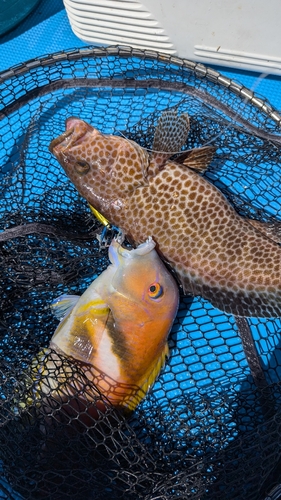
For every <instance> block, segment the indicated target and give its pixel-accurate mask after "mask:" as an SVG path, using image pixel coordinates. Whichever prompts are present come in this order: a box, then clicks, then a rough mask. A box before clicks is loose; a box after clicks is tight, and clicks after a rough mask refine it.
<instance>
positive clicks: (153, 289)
mask: <svg viewBox="0 0 281 500" xmlns="http://www.w3.org/2000/svg"><path fill="white" fill-rule="evenodd" d="M163 293H164V291H163V287H162V286H161V285H160V283H157V282H155V283H152V284H151V285H150V287H149V289H148V295H149V297H151V298H152V299H159V297H161V296H162V295H163Z"/></svg>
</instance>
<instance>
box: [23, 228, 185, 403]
mask: <svg viewBox="0 0 281 500" xmlns="http://www.w3.org/2000/svg"><path fill="white" fill-rule="evenodd" d="M121 242H122V237H121V236H120V235H119V236H118V237H117V239H114V240H113V241H112V242H111V245H110V247H109V258H110V262H111V264H110V265H109V266H108V268H107V269H106V270H105V271H103V272H102V273H101V275H100V276H99V277H98V278H97V279H95V280H94V281H93V283H92V284H91V285H90V286H89V287H88V288H87V290H86V291H85V292H84V293H83V295H82V296H81V297H79V296H73V295H70V296H68V295H62V296H61V297H59V298H58V299H56V300H55V301H54V302H53V304H52V306H51V307H52V309H53V312H54V314H55V315H56V317H57V318H58V319H60V320H61V321H60V324H59V325H58V327H57V329H56V331H55V333H54V335H53V337H52V339H51V341H50V346H49V347H50V348H51V349H52V350H53V351H55V352H57V353H58V354H61V353H62V354H64V355H66V356H71V357H72V358H74V359H75V360H77V361H79V362H83V363H86V364H87V365H88V366H89V369H87V368H85V370H86V371H85V373H86V376H87V378H88V379H90V380H91V381H93V382H94V383H95V385H96V386H97V388H98V390H99V391H100V392H101V394H103V395H105V396H106V398H107V399H108V400H109V401H111V403H112V404H113V405H114V406H118V407H120V408H121V409H122V408H125V409H128V410H134V408H135V407H136V406H137V404H138V403H139V402H140V401H141V399H142V398H143V397H144V396H145V394H146V392H147V391H148V389H149V387H150V386H151V385H152V384H153V382H154V381H155V379H156V377H157V375H158V374H159V372H160V370H161V368H162V366H163V365H164V363H165V360H166V357H167V356H168V344H167V337H168V334H169V332H170V330H171V327H172V325H173V322H174V319H175V316H176V314H177V310H178V304H179V291H178V286H177V284H176V282H175V280H174V279H173V277H172V276H171V274H170V273H169V272H168V271H167V269H166V267H165V265H164V264H163V262H162V261H161V259H160V257H159V256H158V254H157V252H156V251H155V249H154V247H155V243H154V241H153V240H152V238H148V239H147V241H146V242H145V243H142V244H141V245H139V246H138V247H137V248H136V249H133V250H128V249H125V248H123V247H122V246H121ZM48 351H49V352H50V350H48V349H47V350H45V352H43V353H42V355H41V362H40V363H39V365H40V364H41V367H40V366H39V367H38V366H37V368H36V367H35V372H34V370H33V372H34V373H35V374H36V373H37V375H35V377H36V378H37V379H38V382H37V383H35V384H34V387H35V392H36V391H37V392H38V394H40V392H41V394H42V393H43V394H44V393H47V391H48V388H50V387H51V389H52V392H53V397H54V398H55V397H56V394H55V393H56V391H57V393H58V395H59V396H60V398H61V397H62V396H64V393H63V389H62V388H60V386H59V384H64V383H65V382H66V379H67V378H68V374H67V373H64V372H63V369H57V371H56V363H57V366H59V362H58V359H57V357H56V355H54V354H53V355H52V356H51V357H50V355H49V352H48ZM48 356H49V357H48ZM37 365H38V360H37ZM36 370H37V371H36ZM48 370H49V372H50V373H52V372H53V373H57V378H55V377H54V375H52V380H50V378H49V379H48ZM33 379H34V377H33ZM40 379H43V380H44V379H45V382H44V381H43V382H41V381H40ZM43 384H44V388H43ZM74 385H75V384H74ZM69 386H70V387H71V378H69ZM76 386H77V383H76ZM78 386H79V384H78ZM80 389H81V388H80ZM82 392H83V388H82ZM88 399H89V396H88Z"/></svg>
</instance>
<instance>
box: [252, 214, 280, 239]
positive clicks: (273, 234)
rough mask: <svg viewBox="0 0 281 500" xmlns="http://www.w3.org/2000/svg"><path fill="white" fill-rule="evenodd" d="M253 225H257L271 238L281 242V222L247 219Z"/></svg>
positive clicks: (257, 227)
mask: <svg viewBox="0 0 281 500" xmlns="http://www.w3.org/2000/svg"><path fill="white" fill-rule="evenodd" d="M246 220H247V222H249V224H251V226H253V227H255V228H256V229H258V231H260V232H261V233H263V234H264V235H265V236H266V237H267V238H269V239H270V240H273V241H275V243H279V244H280V243H281V222H279V221H274V222H261V221H259V220H256V219H246Z"/></svg>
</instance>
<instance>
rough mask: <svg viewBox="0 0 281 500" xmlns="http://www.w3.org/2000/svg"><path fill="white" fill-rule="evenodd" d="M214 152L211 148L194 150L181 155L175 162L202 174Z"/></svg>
mask: <svg viewBox="0 0 281 500" xmlns="http://www.w3.org/2000/svg"><path fill="white" fill-rule="evenodd" d="M215 152H216V148H215V147H213V146H203V147H202V148H194V149H190V150H188V151H185V152H184V153H182V154H181V155H180V156H178V157H177V158H176V160H175V161H176V162H177V163H180V164H182V165H184V166H185V167H188V168H192V169H193V170H196V171H197V172H200V173H201V174H203V173H204V172H205V171H206V170H207V168H208V166H209V165H210V163H211V161H212V159H213V158H214V155H215Z"/></svg>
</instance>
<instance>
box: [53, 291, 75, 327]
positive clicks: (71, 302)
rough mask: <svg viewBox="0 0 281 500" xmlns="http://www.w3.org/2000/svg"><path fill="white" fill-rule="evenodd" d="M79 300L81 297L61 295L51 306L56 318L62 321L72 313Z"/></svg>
mask: <svg viewBox="0 0 281 500" xmlns="http://www.w3.org/2000/svg"><path fill="white" fill-rule="evenodd" d="M79 299H80V296H79V295H60V297H57V298H56V299H54V300H53V302H52V304H51V306H50V307H51V309H52V312H53V314H54V316H55V317H56V318H57V319H58V320H59V321H62V320H63V319H64V318H65V317H66V316H67V315H68V314H69V313H70V312H71V311H72V309H73V308H74V307H75V305H76V304H77V302H78V300H79Z"/></svg>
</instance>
